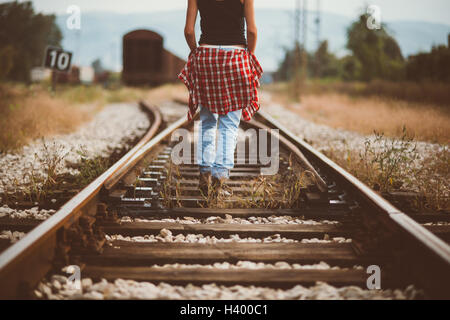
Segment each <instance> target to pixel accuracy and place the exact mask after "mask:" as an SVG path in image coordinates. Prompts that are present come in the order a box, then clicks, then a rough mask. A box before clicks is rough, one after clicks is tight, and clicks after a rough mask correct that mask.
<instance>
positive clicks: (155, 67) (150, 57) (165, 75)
mask: <svg viewBox="0 0 450 320" xmlns="http://www.w3.org/2000/svg"><path fill="white" fill-rule="evenodd" d="M163 41H164V39H163V37H161V35H159V34H158V33H156V32H153V31H150V30H134V31H131V32H129V33H127V34H125V35H124V36H123V53H122V58H123V70H122V81H123V82H124V83H125V84H128V85H159V84H162V83H165V82H171V81H175V80H176V79H177V75H178V73H179V72H180V70H181V69H182V68H183V66H184V64H185V63H186V61H185V60H183V59H180V58H178V57H177V56H176V55H174V54H172V53H171V52H169V51H167V50H165V49H164V46H163Z"/></svg>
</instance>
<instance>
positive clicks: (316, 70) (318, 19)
mask: <svg viewBox="0 0 450 320" xmlns="http://www.w3.org/2000/svg"><path fill="white" fill-rule="evenodd" d="M316 3H317V11H316V20H315V23H316V52H317V51H318V50H319V48H320V44H321V39H320V35H321V31H322V30H321V23H322V17H321V6H320V0H316ZM314 60H315V61H314V76H315V77H319V75H320V62H319V61H317V55H316V57H315V59H314Z"/></svg>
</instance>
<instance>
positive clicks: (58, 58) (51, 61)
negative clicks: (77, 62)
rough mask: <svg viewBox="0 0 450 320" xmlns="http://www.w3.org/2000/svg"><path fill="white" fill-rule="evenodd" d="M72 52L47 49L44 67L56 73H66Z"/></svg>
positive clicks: (55, 48)
mask: <svg viewBox="0 0 450 320" xmlns="http://www.w3.org/2000/svg"><path fill="white" fill-rule="evenodd" d="M71 61H72V52H69V51H64V50H63V49H61V48H57V47H47V50H46V52H45V61H44V66H45V67H47V68H50V69H53V70H56V71H61V72H66V71H68V70H69V69H70V62H71Z"/></svg>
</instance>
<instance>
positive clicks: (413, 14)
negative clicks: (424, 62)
mask: <svg viewBox="0 0 450 320" xmlns="http://www.w3.org/2000/svg"><path fill="white" fill-rule="evenodd" d="M4 2H8V1H4V0H0V3H4ZM19 2H23V1H19ZM31 2H32V3H33V6H34V8H35V9H36V10H37V11H39V12H44V13H54V14H56V15H61V14H65V13H66V10H67V8H68V7H69V6H70V5H78V6H79V7H80V8H81V10H82V13H83V12H85V13H88V12H89V13H95V12H113V13H122V14H126V13H151V12H167V11H175V10H185V8H186V3H187V0H164V1H160V0H128V1H127V2H126V4H125V5H124V2H123V1H122V0H95V1H92V0H76V1H73V0H58V1H55V0H34V1H31ZM274 2H275V3H274ZM295 3H296V1H295V0H277V1H273V0H255V7H256V9H266V8H267V9H268V8H274V9H286V10H293V9H294V7H295ZM307 3H308V9H309V10H308V11H316V8H317V5H318V3H319V2H318V0H308V2H307ZM368 4H375V5H378V6H379V7H380V9H381V18H382V20H383V21H387V22H388V21H420V22H429V23H437V24H444V25H450V21H449V18H448V12H450V1H448V0H428V1H427V2H426V3H424V1H423V0H339V1H336V0H320V8H321V11H323V12H327V13H330V14H336V15H341V16H346V17H356V16H357V15H358V13H360V12H362V9H363V8H364V7H365V6H367V5H368Z"/></svg>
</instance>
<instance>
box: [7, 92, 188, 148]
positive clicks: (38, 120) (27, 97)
mask: <svg viewBox="0 0 450 320" xmlns="http://www.w3.org/2000/svg"><path fill="white" fill-rule="evenodd" d="M186 95H187V91H186V90H185V89H184V86H183V85H182V84H178V85H173V84H168V85H164V86H161V87H157V88H145V87H142V88H130V87H119V88H116V89H110V90H106V89H104V88H102V87H101V86H83V85H79V86H65V85H59V86H58V87H57V90H56V92H55V93H53V92H51V91H50V90H49V89H48V87H47V86H46V85H45V84H40V85H31V86H25V85H19V84H10V83H0V114H1V118H0V152H7V151H11V150H16V149H18V148H20V147H22V146H24V145H26V144H27V143H29V142H30V141H32V140H35V139H38V138H42V137H49V136H52V135H55V134H67V133H70V132H73V131H74V130H76V129H77V128H78V126H79V125H80V124H82V123H83V122H86V121H89V120H90V119H91V118H92V116H93V115H94V114H95V113H96V112H98V111H99V110H101V108H102V106H104V105H105V104H108V103H120V102H136V101H138V100H141V99H146V100H147V101H151V102H152V103H154V104H158V103H160V102H162V101H163V100H168V99H174V98H176V99H181V100H183V99H186Z"/></svg>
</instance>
